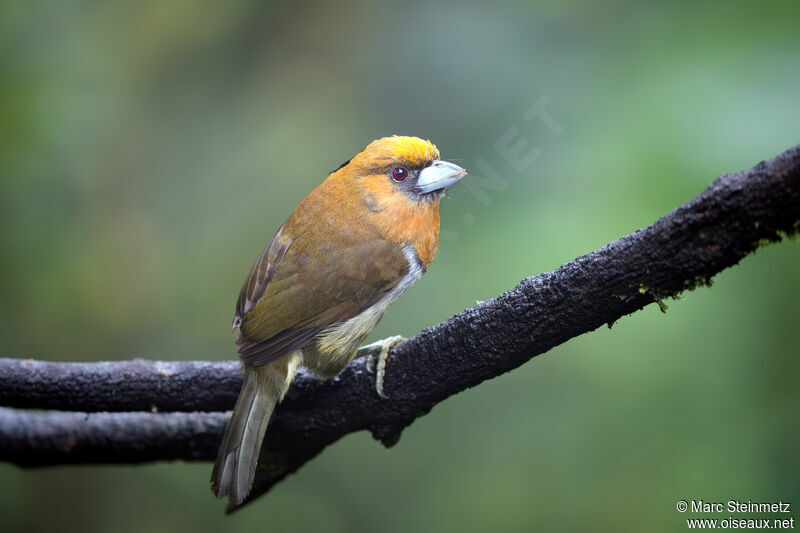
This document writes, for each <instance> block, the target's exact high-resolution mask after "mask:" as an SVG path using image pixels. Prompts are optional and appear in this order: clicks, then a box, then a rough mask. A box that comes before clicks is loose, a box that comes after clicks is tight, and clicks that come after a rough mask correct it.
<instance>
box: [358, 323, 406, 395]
mask: <svg viewBox="0 0 800 533" xmlns="http://www.w3.org/2000/svg"><path fill="white" fill-rule="evenodd" d="M404 340H406V339H405V337H401V336H400V335H394V336H393V337H388V338H386V339H383V340H379V341H378V342H373V343H372V344H367V345H366V346H362V347H361V348H359V349H358V352H357V353H356V357H364V356H369V358H370V359H369V361H367V369H368V370H369V371H370V372H372V371H373V369H374V372H375V391H376V392H377V393H378V396H380V397H381V398H386V395H385V394H384V393H383V376H384V374H386V360H387V359H388V358H389V351H390V350H391V349H392V348H394V346H395V344H398V343H401V342H403V341H404Z"/></svg>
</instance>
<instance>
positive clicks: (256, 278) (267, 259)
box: [233, 226, 292, 329]
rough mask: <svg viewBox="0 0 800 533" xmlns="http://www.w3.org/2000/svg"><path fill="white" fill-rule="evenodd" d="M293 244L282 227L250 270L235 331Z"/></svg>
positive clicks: (243, 288)
mask: <svg viewBox="0 0 800 533" xmlns="http://www.w3.org/2000/svg"><path fill="white" fill-rule="evenodd" d="M291 244H292V239H291V238H289V237H288V236H286V235H284V234H283V226H281V227H280V228H279V229H278V231H277V233H275V236H274V237H273V238H272V240H271V241H270V242H269V244H267V247H266V248H264V251H263V252H261V255H260V256H259V257H258V259H257V260H256V262H255V264H254V265H253V268H251V269H250V274H249V275H248V276H247V280H246V281H245V282H244V285H242V290H241V291H239V299H238V300H237V301H236V315H235V316H234V317H233V329H236V328H237V327H239V325H240V324H241V323H242V319H243V318H244V316H245V315H246V314H247V313H249V312H250V310H252V309H253V307H255V306H256V303H258V299H259V298H261V296H262V295H263V294H264V291H265V290H266V288H267V286H268V285H269V283H270V281H272V278H273V276H274V275H275V269H276V268H278V265H279V264H280V263H281V261H282V260H283V256H284V255H285V254H286V250H288V249H289V246H290V245H291Z"/></svg>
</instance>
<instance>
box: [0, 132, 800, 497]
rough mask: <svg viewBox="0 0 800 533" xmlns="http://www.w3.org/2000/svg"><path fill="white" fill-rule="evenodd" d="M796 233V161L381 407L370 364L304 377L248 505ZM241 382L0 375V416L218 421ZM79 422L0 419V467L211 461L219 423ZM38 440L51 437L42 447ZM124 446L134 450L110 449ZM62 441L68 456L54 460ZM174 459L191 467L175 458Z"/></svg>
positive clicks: (436, 365)
mask: <svg viewBox="0 0 800 533" xmlns="http://www.w3.org/2000/svg"><path fill="white" fill-rule="evenodd" d="M799 225H800V147H795V148H792V149H790V150H788V151H787V152H785V153H784V154H781V155H780V156H778V157H776V158H774V159H772V160H770V161H768V162H762V163H760V164H759V165H757V166H756V167H754V168H752V169H749V170H746V171H743V172H739V173H736V174H726V175H723V176H721V177H720V178H718V179H717V180H715V181H714V182H713V183H712V184H711V185H710V186H709V187H708V188H707V189H706V190H705V191H703V192H702V193H701V194H700V195H698V196H696V197H695V198H693V199H692V200H690V201H689V202H687V203H686V204H684V205H683V206H681V207H679V208H677V209H675V210H673V211H671V212H670V213H668V214H667V215H665V216H664V217H662V218H660V219H658V220H657V221H656V222H655V223H653V224H652V225H651V226H649V227H648V228H646V229H643V230H639V231H636V232H635V233H633V234H631V235H628V236H626V237H623V238H622V239H620V240H618V241H615V242H613V243H611V244H609V245H607V246H605V247H603V248H601V249H599V250H596V251H594V252H592V253H589V254H587V255H584V256H581V257H579V258H577V259H575V260H574V261H572V262H570V263H567V264H565V265H563V266H561V267H560V268H558V269H557V270H555V271H553V272H548V273H544V274H540V275H538V276H534V277H530V278H527V279H525V280H523V281H522V282H520V283H519V285H517V286H516V287H514V288H513V289H512V290H510V291H508V292H506V293H504V294H501V295H500V296H498V297H497V298H495V299H492V300H487V301H485V302H481V303H480V304H478V305H477V306H476V307H474V308H471V309H467V310H465V311H462V312H461V313H459V314H458V315H456V316H454V317H452V318H450V319H448V320H447V321H445V322H443V323H441V324H439V325H437V326H434V327H432V328H428V329H426V330H423V331H422V332H420V333H419V334H418V335H416V336H415V337H414V338H412V339H410V340H409V341H407V342H405V343H402V344H399V345H397V346H396V347H395V349H394V350H393V351H392V354H391V357H390V359H389V364H388V366H387V370H386V379H385V390H386V393H387V394H388V396H389V398H388V399H387V400H381V399H379V398H378V397H377V395H376V394H375V391H374V385H373V376H372V375H371V374H369V373H368V372H366V369H365V363H364V362H363V361H361V360H358V361H354V362H353V363H351V364H350V365H349V366H348V367H347V368H345V369H344V370H343V371H342V372H341V373H340V374H339V375H338V376H336V377H335V378H333V379H330V380H327V381H319V380H316V379H314V378H312V377H310V376H307V375H305V374H302V375H300V376H298V379H297V380H296V382H295V384H294V385H293V387H292V389H291V391H290V394H289V396H288V397H287V399H286V400H285V401H284V403H283V404H282V405H281V407H280V408H279V409H278V412H277V415H276V417H275V419H274V420H273V422H272V424H271V425H270V429H269V431H268V432H267V439H266V441H265V444H264V448H263V450H262V456H261V462H260V468H259V472H258V473H257V476H256V483H255V486H254V489H253V492H252V494H251V499H252V498H254V497H256V496H258V495H260V494H263V493H264V492H266V491H267V490H269V489H270V488H271V487H272V486H273V485H274V484H275V483H277V482H278V481H280V480H281V479H283V477H285V476H286V475H287V474H289V473H291V472H294V471H295V470H297V469H298V468H299V467H300V466H301V465H303V464H304V463H305V462H306V461H308V460H309V459H311V458H312V457H314V456H315V455H316V454H318V453H319V452H320V451H321V450H322V449H324V448H325V447H326V446H328V445H329V444H331V443H333V442H335V441H336V440H337V439H339V438H340V437H341V436H343V435H345V434H347V433H351V432H354V431H359V430H363V429H368V430H370V431H371V432H372V433H373V435H374V436H375V437H376V438H378V439H380V440H381V441H382V442H383V443H384V444H385V445H387V446H390V445H392V444H394V443H395V442H397V440H398V438H399V437H400V433H401V432H402V430H403V429H404V428H405V427H406V426H408V425H409V424H411V422H413V421H414V419H416V418H417V417H420V416H422V415H424V414H425V413H427V412H428V411H430V410H431V408H432V407H433V406H434V405H436V404H437V403H439V402H441V401H442V400H444V399H445V398H447V397H448V396H451V395H453V394H456V393H458V392H460V391H462V390H464V389H466V388H468V387H472V386H475V385H477V384H479V383H481V382H482V381H484V380H486V379H489V378H492V377H495V376H498V375H500V374H503V373H505V372H508V371H510V370H513V369H514V368H516V367H518V366H520V365H521V364H523V363H525V362H526V361H528V360H529V359H530V358H532V357H534V356H535V355H538V354H541V353H544V352H546V351H548V350H549V349H551V348H553V347H554V346H557V345H559V344H561V343H563V342H565V341H566V340H568V339H571V338H572V337H576V336H578V335H580V334H582V333H586V332H588V331H592V330H594V329H596V328H598V327H600V326H602V325H604V324H611V323H613V322H614V321H615V320H617V319H619V318H620V317H622V316H624V315H627V314H629V313H632V312H634V311H637V310H638V309H641V308H642V307H644V306H646V305H648V304H650V303H653V302H661V300H663V299H665V298H669V297H671V296H675V295H677V294H679V293H681V292H682V291H685V290H687V289H693V288H695V287H696V286H698V285H705V284H707V283H709V281H710V280H711V277H712V276H713V275H715V274H716V273H718V272H720V271H721V270H723V269H725V268H727V267H729V266H731V265H734V264H736V263H738V262H739V261H740V260H741V259H742V258H743V257H745V256H746V255H747V254H749V253H750V252H752V251H753V250H755V249H756V248H757V247H758V246H760V245H762V244H765V243H767V242H774V241H778V240H780V239H781V234H792V235H793V234H795V233H796V232H797V231H798V227H799ZM165 365H168V367H166V366H165ZM164 368H168V371H167V372H166V373H164V372H161V370H162V369H164ZM132 369H133V370H132ZM34 370H35V372H34ZM159 373H160V376H159ZM167 374H170V375H167ZM240 382H241V380H240V379H239V378H238V375H237V371H236V367H235V365H233V364H225V363H179V362H172V363H155V362H144V361H132V362H119V363H88V364H84V363H43V362H28V361H19V360H10V359H4V360H0V403H2V404H5V405H9V406H16V407H43V408H50V409H77V410H85V411H100V410H130V409H150V408H151V407H152V406H155V407H156V408H157V409H158V410H159V411H164V410H216V409H220V408H230V407H231V406H232V405H233V400H234V397H235V395H236V392H237V391H238V386H239V383H240ZM140 384H141V386H140ZM84 416H85V415H76V414H73V413H69V414H52V413H45V414H42V413H20V412H16V411H10V410H6V411H4V412H0V457H1V458H3V459H5V460H11V461H13V462H16V463H17V464H22V465H38V464H54V463H64V462H120V463H121V462H138V461H143V460H150V459H156V458H161V459H173V458H178V457H181V458H185V459H212V458H213V457H214V455H215V453H216V439H215V438H208V440H206V438H207V437H209V435H211V437H213V435H217V437H219V436H220V435H221V432H222V424H223V421H222V417H220V416H219V415H214V414H209V413H193V414H184V415H181V414H172V415H166V416H165V415H162V414H158V415H148V414H138V415H131V414H114V413H100V414H97V415H92V416H89V417H88V419H85V420H84ZM59 417H63V418H59ZM131 417H132V418H131ZM172 417H174V418H172ZM21 427H24V429H20V428H21ZM137 431H138V433H137ZM193 432H195V433H193ZM41 435H44V436H49V437H50V438H49V439H44V438H43V439H41V440H39V437H40V436H41ZM118 435H123V436H125V437H126V439H127V440H125V439H123V442H124V443H125V446H122V447H119V448H114V446H115V445H117V442H118V439H117V436H118ZM137 435H138V436H139V437H140V438H139V439H137ZM197 435H200V437H198V436H197ZM70 439H71V440H70ZM192 439H194V440H192ZM62 440H69V441H70V442H71V443H73V446H74V447H73V448H69V449H67V448H64V447H63V446H62V447H61V448H58V446H57V444H58V442H60V441H62ZM48 442H50V444H47V443H48ZM173 447H175V448H174V449H176V450H183V451H182V452H181V453H184V455H181V453H178V452H170V451H166V449H169V450H172V449H173ZM151 448H152V449H153V450H162V452H163V453H161V454H159V453H151ZM73 449H79V450H80V453H73V452H72V451H71V450H73ZM53 454H55V455H53Z"/></svg>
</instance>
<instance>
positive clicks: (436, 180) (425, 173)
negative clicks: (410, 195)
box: [417, 159, 467, 193]
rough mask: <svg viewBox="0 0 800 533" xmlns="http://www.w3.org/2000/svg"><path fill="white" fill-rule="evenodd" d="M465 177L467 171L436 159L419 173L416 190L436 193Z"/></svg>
mask: <svg viewBox="0 0 800 533" xmlns="http://www.w3.org/2000/svg"><path fill="white" fill-rule="evenodd" d="M466 175H467V171H466V170H464V169H463V168H461V167H460V166H458V165H454V164H453V163H448V162H447V161H440V160H439V159H437V160H436V161H434V162H433V163H431V164H430V165H429V166H427V167H425V168H423V169H422V171H421V172H420V173H419V178H417V189H419V191H420V192H421V193H428V192H433V191H438V190H439V189H444V188H445V187H449V186H451V185H453V184H454V183H456V182H458V181H459V180H460V179H461V178H463V177H464V176H466Z"/></svg>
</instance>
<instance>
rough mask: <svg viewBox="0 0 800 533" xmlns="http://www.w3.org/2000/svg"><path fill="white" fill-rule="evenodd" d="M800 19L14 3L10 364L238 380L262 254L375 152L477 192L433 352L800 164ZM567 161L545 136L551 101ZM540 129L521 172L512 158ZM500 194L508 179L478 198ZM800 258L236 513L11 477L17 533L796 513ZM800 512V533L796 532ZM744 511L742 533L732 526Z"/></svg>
mask: <svg viewBox="0 0 800 533" xmlns="http://www.w3.org/2000/svg"><path fill="white" fill-rule="evenodd" d="M798 16H800V3H798V2H796V1H793V0H788V1H785V2H763V3H755V2H745V1H733V2H725V3H715V2H706V3H697V2H688V1H679V2H670V3H666V2H655V1H653V2H633V1H622V0H617V1H612V2H605V3H596V2H588V1H580V0H573V1H567V2H556V1H547V2H540V3H527V2H521V1H506V2H499V3H498V2H495V3H485V4H481V3H477V2H467V3H454V2H453V3H435V4H431V3H423V2H416V3H415V2H406V3H403V4H402V5H399V4H397V5H394V6H391V5H388V4H376V3H372V2H366V1H363V0H345V1H342V2H335V3H334V2H330V3H322V2H318V3H308V2H294V3H289V2H284V3H274V4H272V3H269V2H260V1H259V2H257V1H253V0H235V1H232V2H226V3H219V2H189V1H186V0H171V1H168V2H165V1H161V0H142V1H140V2H122V1H109V2H89V1H85V0H63V1H49V2H48V1H33V2H24V1H21V0H5V1H4V2H3V3H1V4H0V79H2V92H1V93H0V116H1V117H2V120H0V224H2V231H1V232H0V250H2V254H1V255H0V269H2V270H1V271H0V274H2V275H0V291H2V300H1V301H0V340H2V352H3V355H4V356H12V357H36V358H43V359H54V360H101V359H125V358H130V357H146V358H161V359H233V358H234V357H235V353H234V350H233V344H232V337H231V334H230V330H229V324H230V320H231V317H232V314H233V305H234V300H235V297H236V295H237V293H238V290H239V287H240V284H241V282H242V281H243V279H244V276H245V274H246V273H247V271H248V269H249V268H250V265H251V263H252V261H253V260H255V258H256V257H257V255H258V254H259V253H260V251H261V249H262V247H263V246H264V245H265V244H266V242H267V241H268V239H269V238H270V237H271V236H272V234H273V232H274V231H275V229H276V228H277V227H278V226H279V225H280V224H281V223H282V222H283V220H284V219H285V217H286V216H287V215H288V213H289V212H290V211H291V209H292V208H293V206H294V205H296V204H297V202H298V201H299V200H300V199H301V198H302V197H303V196H304V195H305V194H306V193H307V192H308V191H309V190H311V189H312V188H313V187H314V186H315V185H316V184H317V183H319V182H320V181H321V180H322V179H323V178H324V176H325V174H326V172H327V171H329V170H331V169H333V168H336V166H337V165H338V164H339V163H341V162H342V161H344V160H345V159H347V158H348V157H350V156H352V155H353V154H354V153H356V152H357V151H359V150H360V149H361V147H363V146H364V145H365V144H367V143H368V142H369V141H370V140H372V139H373V138H376V137H380V136H383V135H388V134H392V133H402V134H413V135H419V136H424V137H428V138H430V139H432V140H433V141H434V142H436V143H437V144H438V146H439V148H440V150H441V152H442V154H443V157H445V158H447V159H451V160H454V161H456V162H458V163H459V164H461V165H463V166H465V167H467V168H468V169H469V170H470V171H471V178H472V179H475V180H480V179H482V173H481V172H480V171H479V170H478V167H477V164H478V163H477V162H478V161H479V160H480V159H481V158H482V159H483V160H484V161H485V162H486V164H488V165H489V167H490V168H491V169H492V170H494V171H495V172H496V173H497V174H498V175H500V176H502V178H503V180H504V181H505V184H506V186H505V188H504V190H491V189H484V190H485V192H486V195H487V196H486V197H484V198H483V201H482V198H481V197H479V196H477V195H474V194H472V193H471V192H470V190H469V189H468V188H467V187H466V186H464V185H460V186H459V187H456V188H455V189H454V190H453V191H452V194H450V195H449V197H448V199H447V200H446V201H445V202H444V203H443V206H442V220H443V224H442V225H443V237H446V238H443V240H442V242H441V244H440V248H439V256H438V257H437V259H436V261H435V262H434V264H433V266H432V268H431V269H430V271H429V272H428V274H427V275H426V276H425V277H424V278H423V279H422V280H421V281H420V282H419V283H418V284H417V286H416V287H414V288H413V289H412V290H410V291H409V292H408V293H407V294H406V295H405V296H404V297H403V298H401V300H400V301H399V302H398V303H397V304H395V305H394V306H393V308H392V309H391V310H390V311H389V312H388V313H387V315H386V317H385V318H384V320H383V322H382V323H381V324H380V325H379V327H378V329H377V330H376V331H375V334H374V335H373V337H372V338H381V337H384V336H387V335H390V334H395V333H401V334H404V335H412V334H414V333H415V332H417V331H418V330H420V329H421V328H423V327H426V326H429V325H432V324H435V323H438V322H440V321H441V320H443V319H445V318H447V317H448V316H450V315H452V314H454V313H456V312H458V311H460V310H461V309H463V308H465V307H468V306H470V305H473V304H474V302H475V300H482V299H485V298H489V297H493V296H496V295H497V294H498V293H500V292H502V291H503V290H506V289H508V288H510V287H512V286H513V285H514V284H515V283H516V282H517V281H519V280H520V279H522V278H523V277H525V276H528V275H532V274H536V273H538V272H541V271H546V270H551V269H553V268H556V267H558V266H559V265H560V264H562V263H564V262H567V261H569V260H571V259H572V258H574V257H575V256H577V255H579V254H581V253H585V252H587V251H590V250H592V249H595V248H597V247H599V246H602V245H604V244H606V243H608V242H610V241H612V240H614V239H616V238H618V237H620V236H621V235H624V234H627V233H630V232H632V231H634V230H635V229H637V228H639V227H642V226H645V225H647V224H649V223H650V222H652V221H653V220H655V219H656V218H657V217H658V216H660V215H662V214H664V213H665V212H667V211H669V210H670V209H672V208H673V207H675V206H677V205H679V204H681V203H683V202H684V201H686V200H688V199H689V198H690V197H692V196H693V195H695V194H696V193H698V192H699V191H700V190H702V189H703V188H704V187H705V186H706V185H707V184H708V183H709V182H710V181H711V179H713V178H714V177H716V176H717V175H719V174H721V173H723V172H732V171H737V170H740V169H742V168H746V167H750V166H752V165H753V164H755V163H757V162H758V161H759V160H761V159H764V158H768V157H772V156H773V155H776V154H777V153H779V152H781V151H783V150H784V149H786V148H788V147H789V146H791V145H793V144H795V143H798V142H800V107H798V95H799V94H800V69H799V68H798V62H797V51H798V47H799V46H800V34H798V32H797V20H798ZM542 96H545V97H547V98H548V99H549V103H548V105H547V111H548V112H549V113H550V114H551V115H552V116H553V118H554V119H555V120H556V121H557V122H558V123H559V125H560V126H561V127H562V130H561V132H560V134H559V135H555V134H554V133H553V131H552V130H550V129H548V128H547V127H545V126H544V125H543V123H542V122H540V121H537V120H534V121H532V122H526V121H525V120H523V113H524V112H525V111H526V110H527V109H528V108H529V107H530V106H531V105H532V104H533V103H534V102H536V101H537V100H538V99H539V98H540V97H542ZM511 127H513V128H517V130H518V132H519V133H518V135H519V136H520V137H525V138H526V139H527V141H528V148H530V147H532V146H535V147H536V148H538V149H539V150H540V152H541V155H540V156H539V157H538V158H537V159H536V160H535V161H534V163H533V164H532V165H531V166H529V167H528V168H526V169H524V170H523V171H519V170H517V169H515V168H514V167H513V166H512V165H510V164H509V163H508V162H507V160H506V159H505V158H504V157H502V156H501V155H500V154H499V152H498V150H497V149H496V147H495V142H496V140H497V139H498V138H499V137H500V136H501V135H503V134H504V133H505V132H507V131H508V130H509V128H511ZM485 174H486V173H485V172H484V173H483V175H484V176H485ZM798 262H800V248H798V246H797V244H792V243H782V244H778V245H774V246H770V247H768V248H765V249H762V250H759V251H758V253H757V254H755V256H754V257H749V258H747V259H745V260H744V261H742V263H741V264H740V265H739V266H736V267H734V268H732V269H730V270H729V271H726V272H724V273H723V274H721V275H719V276H718V277H717V278H715V279H714V286H713V287H712V288H710V289H705V288H703V289H698V290H696V291H694V292H692V293H689V294H687V295H686V296H687V297H686V300H685V301H680V302H670V306H669V311H668V312H667V313H666V314H662V313H660V312H659V311H658V307H657V306H656V305H651V306H649V307H648V308H647V309H645V310H644V311H642V312H640V313H637V314H636V315H634V316H631V317H628V318H624V319H622V320H620V321H619V322H618V323H617V324H615V325H614V327H613V329H611V330H608V329H605V328H604V329H603V330H600V331H597V332H594V333H592V334H590V335H586V336H583V337H581V338H577V339H574V340H572V341H570V342H568V343H567V344H566V345H564V346H562V347H559V348H558V349H556V350H553V351H552V353H550V354H548V355H546V356H543V357H539V358H536V359H535V360H534V361H532V362H531V363H530V364H528V365H525V366H524V367H523V368H521V369H519V370H518V371H515V372H513V373H511V374H509V375H506V376H503V377H501V378H499V379H495V380H493V381H492V382H489V383H486V384H484V385H481V386H480V387H477V388H475V389H473V390H470V391H468V392H466V393H464V394H461V395H459V396H458V397H455V398H452V399H450V400H448V401H447V402H445V403H444V404H443V405H441V406H440V407H437V408H436V409H435V410H434V411H433V412H432V413H431V414H430V415H428V416H426V417H424V418H423V419H420V420H419V421H417V422H416V423H415V424H414V425H413V426H412V427H411V428H409V429H408V430H407V431H406V433H405V434H404V436H403V439H402V440H401V441H400V443H399V445H398V446H396V447H395V448H393V449H392V450H391V451H389V452H387V451H385V450H383V449H382V448H381V447H380V446H379V445H378V444H377V443H375V442H373V441H372V440H371V439H370V438H369V437H368V435H366V434H361V435H354V436H350V437H348V438H346V439H344V440H343V441H342V442H340V443H339V444H337V445H336V446H334V447H332V448H330V449H329V450H327V451H326V452H325V453H324V454H322V456H320V457H319V458H318V459H316V460H315V461H314V462H313V463H311V464H309V465H308V466H307V467H305V468H303V469H302V471H301V472H299V473H298V474H297V475H295V476H292V477H291V478H290V479H288V480H287V481H285V482H284V483H282V484H281V485H280V486H278V487H277V488H276V489H275V490H274V491H273V492H272V493H271V494H269V495H268V496H267V497H266V498H263V499H262V500H261V501H259V502H257V503H256V504H254V505H252V506H250V507H248V508H247V509H245V510H243V511H242V512H240V513H238V514H236V515H234V516H233V517H230V518H225V517H223V515H222V510H223V504H222V502H217V501H215V500H214V499H213V498H212V496H211V493H210V492H209V490H208V478H209V475H210V471H211V466H210V464H183V463H176V464H158V465H148V466H141V467H62V468H47V469H40V470H26V471H23V470H21V469H18V468H16V467H12V466H9V465H0V517H2V518H0V521H1V522H2V525H0V529H2V530H3V531H44V530H58V531H81V532H94V531H98V532H100V531H102V532H105V531H120V532H125V531H149V532H154V533H157V532H159V531H170V532H172V531H195V532H202V531H220V530H223V529H224V530H226V531H253V530H256V528H258V529H259V530H261V529H263V530H268V531H309V530H312V531H313V530H324V531H331V532H336V531H384V532H391V531H410V530H417V529H419V530H423V531H445V532H446V531H454V532H462V531H481V530H487V529H490V528H491V529H492V530H499V531H529V530H531V529H534V528H537V529H541V530H544V531H552V530H591V531H604V530H609V531H617V530H631V531H641V530H646V531H682V530H684V528H685V527H686V526H685V522H684V521H683V520H684V519H685V518H687V516H688V514H684V515H682V514H679V513H677V511H675V502H676V501H677V500H679V499H689V500H691V499H701V498H702V499H706V500H713V499H721V500H723V501H725V500H727V499H730V498H738V499H742V500H748V499H752V500H759V501H772V500H778V499H783V500H784V501H791V502H793V503H794V504H795V506H796V505H800V481H798V480H800V476H799V475H798V474H799V473H800V458H799V456H798V454H797V449H798V446H800V429H799V428H798V424H797V418H798V415H799V414H800V411H798V401H799V400H800V388H798V386H797V383H798V376H800V359H798V357H797V356H798V355H799V354H800V336H798V334H797V323H798V318H799V317H800V315H798V311H797V297H798V295H800V277H799V276H798V275H797V273H798V270H797V265H798ZM794 516H796V517H797V518H800V516H798V515H797V514H796V511H795V514H794ZM720 518H724V517H720Z"/></svg>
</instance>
